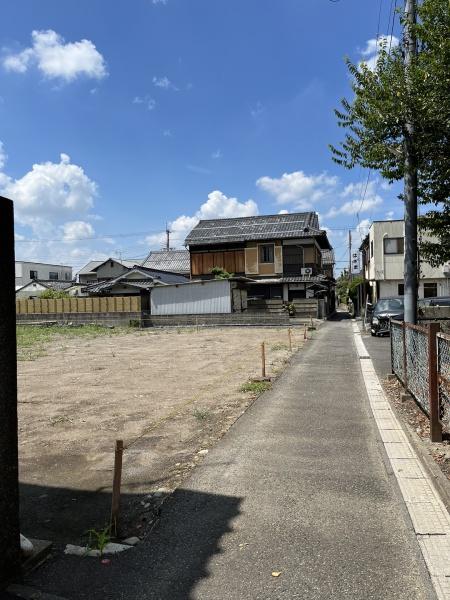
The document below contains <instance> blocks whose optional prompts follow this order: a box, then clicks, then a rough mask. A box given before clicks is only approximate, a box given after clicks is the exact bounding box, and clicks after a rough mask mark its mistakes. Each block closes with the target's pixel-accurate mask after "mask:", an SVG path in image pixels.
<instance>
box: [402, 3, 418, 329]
mask: <svg viewBox="0 0 450 600" xmlns="http://www.w3.org/2000/svg"><path fill="white" fill-rule="evenodd" d="M416 8H417V6H416V0H405V26H404V30H403V39H404V48H405V71H406V83H407V86H408V89H409V92H411V86H412V81H411V74H410V68H411V66H412V64H413V63H414V60H415V57H416V54H417V42H416V35H415V31H414V26H415V24H416ZM410 95H411V94H410ZM407 110H408V114H407V115H406V132H405V138H404V142H403V145H404V153H405V176H404V195H405V259H404V272H405V275H404V277H405V298H404V300H405V321H406V322H407V323H416V321H417V161H416V155H415V140H414V118H413V115H412V114H411V112H410V109H408V108H407Z"/></svg>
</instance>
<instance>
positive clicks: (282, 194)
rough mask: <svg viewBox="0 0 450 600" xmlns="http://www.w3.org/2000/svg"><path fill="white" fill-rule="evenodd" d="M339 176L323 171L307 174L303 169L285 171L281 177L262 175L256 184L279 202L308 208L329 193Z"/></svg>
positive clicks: (297, 207)
mask: <svg viewBox="0 0 450 600" xmlns="http://www.w3.org/2000/svg"><path fill="white" fill-rule="evenodd" d="M337 184H338V178H337V177H333V176H330V175H327V174H326V173H321V174H320V175H306V174H305V173H304V172H303V171H294V172H293V173H283V175H282V176H281V177H279V178H272V177H267V176H266V177H260V178H259V179H258V180H257V181H256V185H257V186H258V187H259V188H260V189H262V190H264V191H265V192H268V193H269V194H270V195H271V196H273V197H274V198H275V199H276V201H277V203H278V204H293V205H294V207H295V208H296V209H302V210H304V209H308V208H311V207H312V206H313V204H314V203H316V202H319V201H320V200H322V199H323V198H325V197H326V196H328V195H329V193H330V192H331V191H333V190H334V189H335V187H336V185H337Z"/></svg>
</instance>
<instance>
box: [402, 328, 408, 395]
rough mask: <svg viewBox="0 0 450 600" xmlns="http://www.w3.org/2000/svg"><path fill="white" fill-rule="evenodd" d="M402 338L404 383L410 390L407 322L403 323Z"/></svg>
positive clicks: (406, 388)
mask: <svg viewBox="0 0 450 600" xmlns="http://www.w3.org/2000/svg"><path fill="white" fill-rule="evenodd" d="M402 339H403V385H404V387H405V390H406V391H408V359H407V357H406V323H405V321H403V323H402Z"/></svg>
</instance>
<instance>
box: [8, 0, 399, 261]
mask: <svg viewBox="0 0 450 600" xmlns="http://www.w3.org/2000/svg"><path fill="white" fill-rule="evenodd" d="M389 4H390V3H389V2H387V0H386V1H385V2H384V4H383V3H382V4H381V20H380V30H379V33H380V34H388V33H389V32H390V27H389V24H388V22H389ZM379 7H380V5H379V3H378V2H374V1H373V0H340V2H331V1H330V0H276V1H275V0H166V1H163V0H127V1H126V2H125V1H123V0H114V2H106V1H104V0H96V1H94V2H93V1H92V0H77V2H61V1H60V0H40V1H39V3H37V2H36V1H35V0H21V2H17V0H4V1H3V2H2V20H1V23H0V52H1V54H0V142H1V143H2V146H1V150H0V193H2V194H3V195H6V196H9V197H12V198H13V199H14V200H15V203H16V233H17V238H18V239H17V245H16V255H17V258H18V259H25V258H27V259H28V258H29V259H35V260H42V261H56V262H62V263H65V264H72V265H73V266H74V267H75V268H76V269H77V268H80V267H81V266H82V265H83V264H85V263H86V262H87V261H88V260H89V259H91V258H102V257H105V258H106V257H108V256H110V255H113V256H117V255H121V256H122V257H141V256H144V255H145V254H146V252H147V251H148V249H149V248H151V247H154V248H158V247H160V245H161V241H162V236H161V232H162V231H163V230H164V228H165V224H166V221H167V222H169V223H170V224H171V228H172V229H173V236H172V242H173V245H180V244H181V243H182V241H183V239H184V235H185V234H186V233H187V231H188V230H189V228H190V227H192V225H194V224H195V222H196V220H197V219H198V218H208V217H216V216H218V217H221V216H242V215H250V214H255V213H259V214H272V213H277V212H279V211H289V212H293V211H295V210H316V211H317V212H319V214H320V218H321V224H322V225H323V226H326V227H328V228H329V229H330V237H331V241H332V243H333V245H334V247H335V249H336V258H337V259H338V260H345V259H346V254H347V250H346V248H347V246H346V245H347V235H348V234H347V232H346V230H347V229H349V228H351V229H352V230H354V238H355V239H356V241H357V242H359V239H360V234H359V231H358V230H356V228H357V226H358V223H362V227H363V228H364V227H365V226H366V225H367V224H368V222H369V221H370V220H371V219H375V218H378V219H380V218H386V215H388V216H389V217H394V218H401V216H402V205H401V203H400V202H399V201H398V200H397V199H396V195H397V194H398V189H396V188H392V189H389V188H388V186H386V185H385V184H383V182H381V181H380V180H379V179H378V177H377V175H376V174H372V175H371V179H370V181H369V185H368V189H367V193H366V196H365V200H364V202H363V203H362V206H361V199H362V196H361V189H362V188H364V187H365V181H366V178H367V172H364V171H361V170H360V169H356V170H355V171H353V172H348V171H345V170H344V169H342V168H340V167H339V166H337V165H335V164H334V163H333V162H332V160H331V156H330V152H329V150H328V147H327V145H328V144H329V143H336V142H337V141H338V140H339V139H341V138H342V133H343V132H342V131H340V130H339V129H338V127H337V125H336V120H335V117H334V114H333V108H334V107H337V106H338V103H339V99H340V98H341V97H343V96H345V95H347V96H348V95H349V78H348V74H347V71H346V67H345V64H344V57H345V56H346V55H348V56H349V57H350V58H351V59H352V60H354V61H359V60H361V59H365V60H367V61H370V60H371V58H373V56H374V48H375V49H376V46H374V42H373V41H372V43H370V40H374V38H375V37H376V34H377V29H378V14H379V13H378V11H379ZM33 32H34V33H33ZM394 34H396V35H397V36H398V23H396V25H395V29H394ZM394 43H395V40H394ZM356 213H358V214H356ZM131 234H133V235H131ZM92 238H101V239H92ZM29 240H34V241H31V242H30V241H29ZM36 240H37V241H36ZM342 266H344V265H343V263H339V264H338V267H342Z"/></svg>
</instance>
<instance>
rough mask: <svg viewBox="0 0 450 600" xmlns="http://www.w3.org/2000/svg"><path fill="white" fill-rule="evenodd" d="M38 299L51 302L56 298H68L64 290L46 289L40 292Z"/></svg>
mask: <svg viewBox="0 0 450 600" xmlns="http://www.w3.org/2000/svg"><path fill="white" fill-rule="evenodd" d="M39 298H43V299H48V300H52V299H56V298H70V296H69V294H68V293H67V292H65V291H64V290H52V289H48V290H44V291H43V292H41V293H40V294H39Z"/></svg>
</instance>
